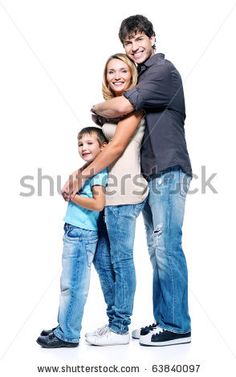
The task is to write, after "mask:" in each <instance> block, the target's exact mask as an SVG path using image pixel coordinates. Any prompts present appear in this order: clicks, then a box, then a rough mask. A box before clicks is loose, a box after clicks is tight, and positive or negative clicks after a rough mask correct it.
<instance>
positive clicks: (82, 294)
mask: <svg viewBox="0 0 236 377" xmlns="http://www.w3.org/2000/svg"><path fill="white" fill-rule="evenodd" d="M64 230H65V234H64V238H63V254H62V274H61V295H60V305H59V310H58V324H59V325H58V327H57V328H56V330H55V331H54V334H55V335H56V336H57V337H58V338H59V339H61V340H64V341H65V342H72V343H77V342H79V338H80V330H81V322H82V317H83V312H84V305H85V303H86V299H87V295H88V290H89V283H90V272H91V265H92V262H93V258H94V254H95V251H96V247H97V241H98V235H97V231H93V230H86V229H81V228H77V227H75V226H73V225H70V224H65V226H64Z"/></svg>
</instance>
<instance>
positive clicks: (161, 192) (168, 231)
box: [143, 167, 191, 333]
mask: <svg viewBox="0 0 236 377" xmlns="http://www.w3.org/2000/svg"><path fill="white" fill-rule="evenodd" d="M190 180H191V177H190V176H188V175H186V174H185V173H184V172H183V171H182V170H181V169H180V168H178V167H174V168H170V169H168V171H165V172H162V173H160V174H158V176H156V177H155V178H153V179H151V180H150V181H149V198H148V201H147V202H146V204H145V207H144V209H143V217H144V223H145V227H146V233H147V243H148V251H149V255H150V259H151V263H152V266H153V312H154V318H155V320H156V322H157V323H159V325H160V327H162V328H164V329H166V330H169V331H172V332H175V333H186V332H188V331H190V327H191V325H190V316H189V312H188V273H187V265H186V260H185V256H184V253H183V249H182V225H183V218H184V209H185V199H186V194H187V191H188V188H189V184H190Z"/></svg>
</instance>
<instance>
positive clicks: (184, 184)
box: [179, 171, 191, 198]
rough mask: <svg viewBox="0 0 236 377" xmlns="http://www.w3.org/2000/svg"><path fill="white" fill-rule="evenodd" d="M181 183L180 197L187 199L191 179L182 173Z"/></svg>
mask: <svg viewBox="0 0 236 377" xmlns="http://www.w3.org/2000/svg"><path fill="white" fill-rule="evenodd" d="M179 182H180V195H181V196H182V197H184V198H185V197H186V195H187V192H188V190H189V186H190V182H191V177H190V176H189V175H187V174H185V173H184V172H182V171H180V177H179Z"/></svg>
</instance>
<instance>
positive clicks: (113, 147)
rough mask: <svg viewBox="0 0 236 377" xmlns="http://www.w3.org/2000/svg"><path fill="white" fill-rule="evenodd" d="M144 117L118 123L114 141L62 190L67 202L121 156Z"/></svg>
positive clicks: (78, 172) (140, 116) (131, 118)
mask: <svg viewBox="0 0 236 377" xmlns="http://www.w3.org/2000/svg"><path fill="white" fill-rule="evenodd" d="M142 117H143V113H135V114H132V115H130V116H129V117H127V118H125V119H124V120H121V121H120V122H119V123H118V125H117V127H116V132H115V135H114V137H113V139H112V141H111V142H110V143H109V144H108V145H106V146H105V148H104V149H103V150H102V151H101V152H100V153H99V155H98V156H97V157H96V158H95V159H94V160H93V162H91V164H90V165H89V166H88V167H86V168H85V169H84V170H83V171H80V170H79V171H77V172H76V173H77V174H76V179H74V180H73V182H72V181H71V182H69V181H67V182H66V184H65V185H64V187H63V189H62V195H63V197H64V199H65V200H67V199H66V198H71V197H73V196H74V195H75V194H76V193H77V192H78V191H79V189H80V188H81V187H82V186H83V184H84V182H85V181H86V180H87V179H88V178H90V177H92V176H94V175H95V174H97V173H99V172H100V171H101V170H103V169H104V168H106V167H108V166H109V165H111V164H112V163H113V162H114V161H116V160H117V159H118V158H119V157H120V156H121V154H122V153H123V152H124V150H125V148H126V147H127V145H128V144H129V142H130V140H131V138H132V136H133V135H134V133H135V131H136V129H137V127H138V126H139V123H140V121H141V119H142ZM74 178H75V174H74ZM63 192H64V194H63Z"/></svg>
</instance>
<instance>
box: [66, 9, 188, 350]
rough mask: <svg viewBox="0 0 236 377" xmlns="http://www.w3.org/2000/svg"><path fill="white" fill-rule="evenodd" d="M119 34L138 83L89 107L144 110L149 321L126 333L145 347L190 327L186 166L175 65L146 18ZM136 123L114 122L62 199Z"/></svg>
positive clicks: (184, 335)
mask: <svg viewBox="0 0 236 377" xmlns="http://www.w3.org/2000/svg"><path fill="white" fill-rule="evenodd" d="M119 37H120V40H121V42H122V44H123V46H124V48H125V52H126V54H127V55H128V56H129V58H130V59H131V60H133V61H134V62H135V63H136V64H137V66H138V71H139V80H138V84H137V86H136V87H134V88H133V89H131V90H128V91H126V92H124V94H123V95H122V96H119V97H116V98H113V99H110V100H107V101H105V102H102V103H99V104H97V105H95V106H93V108H92V111H93V112H94V113H96V114H97V115H98V116H102V117H105V118H120V117H121V118H122V117H123V116H128V117H129V115H130V114H137V113H138V112H139V111H140V110H142V111H145V118H146V130H145V134H144V139H143V144H142V150H141V164H142V173H143V175H144V176H145V177H146V178H147V180H148V181H149V198H148V201H147V203H146V205H145V208H144V210H143V216H144V222H145V227H146V233H147V243H148V250H149V255H150V259H151V263H152V266H153V314H154V318H155V323H154V324H152V325H148V326H146V327H142V328H140V329H137V330H134V331H133V333H132V336H133V338H138V339H140V340H139V342H140V344H141V345H149V346H166V345H174V344H183V343H189V342H190V341H191V324H190V316H189V312H188V276H187V265H186V260H185V256H184V253H183V250H182V225H183V218H184V207H185V198H186V193H187V191H188V187H189V184H190V180H191V175H192V170H191V163H190V160H189V155H188V151H187V146H186V141H185V132H184V120H185V102H184V93H183V87H182V81H181V77H180V74H179V72H178V71H177V70H176V68H175V67H174V65H173V64H172V63H171V62H169V61H168V60H166V59H165V56H164V55H163V54H160V53H157V54H155V41H156V38H155V32H154V30H153V25H152V23H151V22H150V21H149V20H148V19H147V18H146V17H144V16H141V15H135V16H131V17H128V18H127V19H125V20H123V21H122V23H121V26H120V31H119ZM126 121H127V118H126ZM136 127H137V124H136V125H135V123H132V122H130V124H128V125H126V126H123V128H122V120H121V121H120V122H119V124H118V126H117V131H116V135H115V137H114V139H113V140H112V142H111V143H109V144H108V146H107V147H106V148H105V149H104V151H103V152H102V153H100V155H99V156H98V158H97V159H96V160H95V161H93V162H92V163H91V165H89V167H85V169H84V170H83V171H82V172H81V171H79V172H78V175H77V178H78V179H76V181H75V185H74V186H73V187H72V188H71V189H70V188H69V184H68V182H67V184H66V185H65V186H64V188H63V196H64V198H65V199H66V200H67V199H68V198H69V197H70V195H72V196H73V195H75V194H76V192H77V190H78V187H80V186H81V184H82V183H83V181H84V180H86V178H88V177H90V176H91V175H94V174H97V173H98V172H99V171H100V170H102V169H104V167H106V166H108V165H110V164H111V163H112V162H113V161H115V160H116V159H117V158H118V157H119V156H120V155H121V153H122V152H123V150H124V149H125V148H126V146H127V144H128V142H129V140H130V137H132V135H133V134H134V132H135V129H136ZM104 294H105V293H104ZM104 328H106V326H105V327H104ZM104 328H101V329H98V330H97V331H95V332H94V333H92V334H90V335H89V336H92V337H94V336H97V337H100V340H99V341H98V342H96V344H99V345H105V344H108V343H107V340H106V339H104V343H103V339H102V338H103V337H104V338H105V337H106V336H107V335H106V330H105V334H104ZM87 340H88V338H87Z"/></svg>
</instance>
